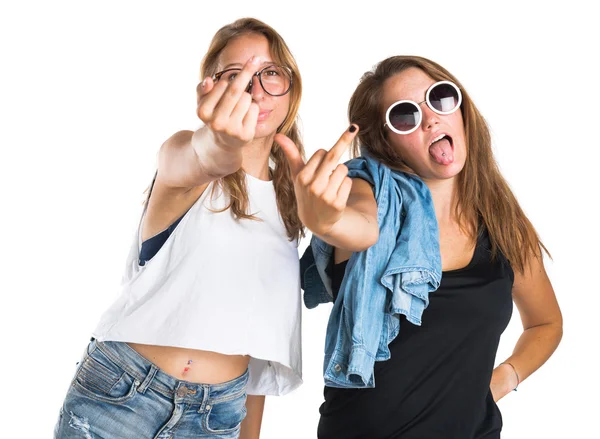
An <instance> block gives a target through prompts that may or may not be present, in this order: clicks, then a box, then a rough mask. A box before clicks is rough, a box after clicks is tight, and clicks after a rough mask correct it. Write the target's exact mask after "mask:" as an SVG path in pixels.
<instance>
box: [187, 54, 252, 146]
mask: <svg viewBox="0 0 600 439" xmlns="http://www.w3.org/2000/svg"><path fill="white" fill-rule="evenodd" d="M259 64H260V58H259V57H252V58H250V59H249V60H248V61H247V62H246V64H245V65H244V67H243V68H242V70H241V71H240V73H239V74H238V75H237V76H236V77H235V79H233V80H232V81H226V80H221V81H217V82H216V83H215V82H214V81H213V80H212V78H206V79H204V81H202V82H201V83H200V84H199V85H198V88H197V92H198V107H197V110H196V113H197V114H198V117H199V118H200V119H201V120H202V122H204V124H205V126H206V127H207V128H208V129H210V131H211V133H212V139H213V140H214V142H215V143H216V144H217V145H218V146H220V147H221V148H223V149H226V150H232V149H239V148H240V147H242V146H244V145H245V144H247V143H248V142H250V141H251V140H252V139H254V134H255V131H256V122H257V120H258V113H259V107H258V105H257V104H256V103H255V102H252V96H251V95H250V93H246V92H245V91H246V89H247V88H248V83H249V82H250V79H251V78H252V75H253V74H254V73H255V72H256V69H257V67H258V65H259ZM200 137H201V138H202V137H204V136H200Z"/></svg>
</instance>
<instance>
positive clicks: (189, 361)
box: [183, 360, 192, 375]
mask: <svg viewBox="0 0 600 439" xmlns="http://www.w3.org/2000/svg"><path fill="white" fill-rule="evenodd" d="M187 364H188V365H190V364H192V360H188V362H187ZM189 370H190V368H189V367H185V368H184V369H183V374H184V375H185V373H186V372H188V371H189Z"/></svg>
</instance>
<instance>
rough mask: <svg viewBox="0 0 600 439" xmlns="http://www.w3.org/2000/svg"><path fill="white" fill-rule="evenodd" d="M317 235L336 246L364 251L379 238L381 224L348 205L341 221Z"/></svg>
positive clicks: (353, 250) (354, 250) (352, 250)
mask: <svg viewBox="0 0 600 439" xmlns="http://www.w3.org/2000/svg"><path fill="white" fill-rule="evenodd" d="M317 236H318V237H319V238H321V239H322V240H323V241H325V242H326V243H328V244H329V245H332V246H334V247H337V248H340V249H344V250H348V251H351V252H362V251H365V250H366V249H368V248H369V247H371V246H372V245H374V244H375V243H376V242H377V240H378V239H379V226H378V224H377V220H376V219H375V218H371V217H370V216H369V215H366V214H364V213H362V212H360V211H358V210H356V209H353V208H351V207H347V208H346V209H345V210H344V213H343V214H342V216H341V218H340V219H339V221H338V222H337V223H335V224H334V225H333V227H332V228H331V229H330V230H329V231H328V232H327V233H323V234H322V235H321V234H317Z"/></svg>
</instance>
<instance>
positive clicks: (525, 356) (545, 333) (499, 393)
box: [491, 322, 562, 400]
mask: <svg viewBox="0 0 600 439" xmlns="http://www.w3.org/2000/svg"><path fill="white" fill-rule="evenodd" d="M561 338H562V322H556V323H547V324H543V325H539V326H534V327H531V328H528V329H526V330H525V331H523V333H522V334H521V337H519V340H518V341H517V344H516V345H515V349H514V351H513V353H512V355H511V356H510V357H508V358H507V359H506V360H504V362H503V364H500V365H499V366H498V367H497V368H496V369H495V370H494V373H493V375H492V384H491V386H492V392H493V393H494V396H495V399H496V400H498V399H500V398H502V397H503V396H505V395H506V394H508V393H510V392H511V391H512V390H513V389H514V388H516V387H517V385H518V384H519V383H522V382H523V381H524V380H525V379H526V378H527V377H529V376H530V375H531V374H532V373H533V372H535V371H536V370H537V369H539V368H540V367H541V366H542V365H543V364H544V363H545V362H546V361H547V360H548V358H550V356H551V355H552V353H553V352H554V351H555V350H556V348H557V346H558V344H559V343H560V340H561ZM508 363H510V364H508ZM511 365H512V367H511ZM513 367H514V369H513ZM517 376H518V378H517Z"/></svg>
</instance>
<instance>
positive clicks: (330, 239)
mask: <svg viewBox="0 0 600 439" xmlns="http://www.w3.org/2000/svg"><path fill="white" fill-rule="evenodd" d="M353 127H354V129H352V127H351V129H350V130H347V131H346V132H345V133H344V134H342V136H341V137H340V139H339V140H338V142H337V143H336V144H335V145H334V146H333V148H331V150H330V151H324V150H319V151H317V152H316V153H315V154H314V155H313V156H312V157H311V158H310V160H309V161H308V162H307V163H306V164H304V161H303V160H302V157H301V156H300V153H299V152H298V149H297V148H296V147H295V146H294V143H293V142H292V141H291V140H290V139H289V138H287V137H285V136H284V135H282V134H277V135H276V136H275V140H276V141H277V143H279V145H281V147H282V149H283V151H284V153H285V155H286V157H287V159H288V162H289V164H290V168H291V171H292V176H293V179H294V190H295V192H296V198H297V200H298V215H299V216H300V220H301V221H302V223H303V224H304V225H305V226H306V227H308V228H309V229H310V230H311V231H312V232H313V233H314V234H315V235H317V236H318V237H319V238H321V239H322V240H323V241H325V242H327V243H328V244H330V245H332V246H334V247H336V248H337V249H342V250H347V251H350V252H361V251H364V250H366V249H368V248H369V247H371V246H372V245H374V244H375V243H376V242H377V240H378V239H379V225H378V224H377V203H376V201H375V196H374V195H373V190H372V189H371V186H370V185H369V183H367V182H366V181H364V180H361V179H354V180H352V179H350V178H349V177H348V168H347V167H346V166H345V165H344V164H338V161H339V160H340V158H341V157H342V154H343V153H344V151H346V150H347V148H348V145H350V143H351V142H352V139H354V136H355V135H356V134H357V132H358V130H356V127H355V126H354V125H353Z"/></svg>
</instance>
